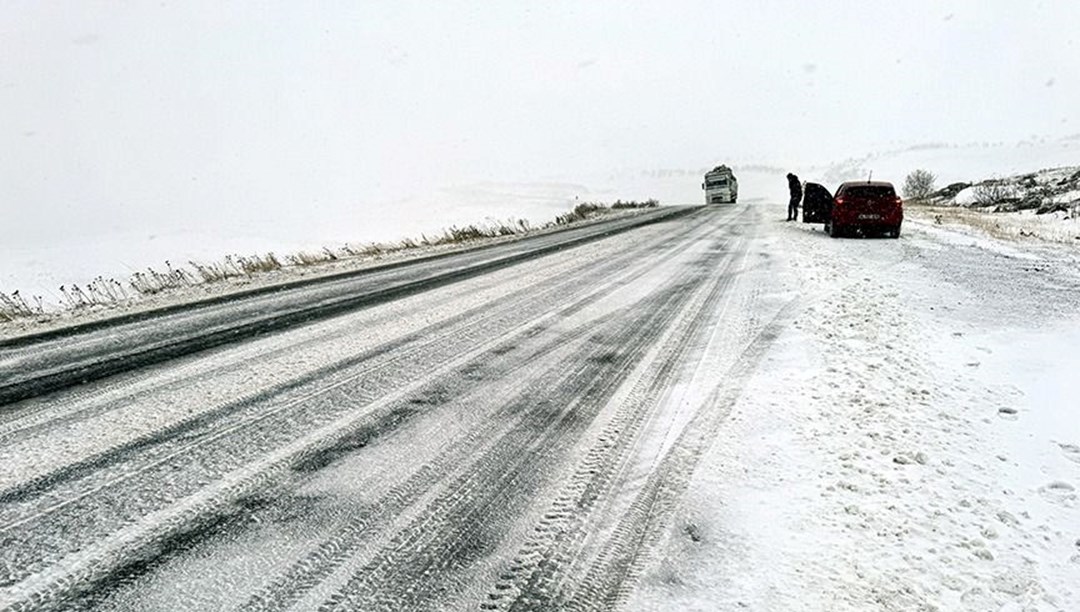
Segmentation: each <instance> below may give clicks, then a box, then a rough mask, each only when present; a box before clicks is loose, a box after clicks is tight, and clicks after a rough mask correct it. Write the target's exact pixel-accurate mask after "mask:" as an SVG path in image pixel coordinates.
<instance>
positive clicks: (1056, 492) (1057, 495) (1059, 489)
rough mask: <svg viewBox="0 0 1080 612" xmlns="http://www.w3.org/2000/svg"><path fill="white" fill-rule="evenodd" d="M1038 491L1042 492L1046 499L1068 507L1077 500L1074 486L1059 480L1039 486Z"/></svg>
mask: <svg viewBox="0 0 1080 612" xmlns="http://www.w3.org/2000/svg"><path fill="white" fill-rule="evenodd" d="M1039 493H1041V494H1042V496H1043V498H1045V499H1046V501H1049V502H1053V503H1055V504H1060V505H1062V506H1068V507H1070V508H1071V507H1072V506H1074V505H1075V504H1076V500H1077V495H1076V487H1074V486H1072V485H1071V484H1069V483H1067V482H1064V481H1061V480H1055V481H1054V482H1051V483H1050V484H1047V485H1043V486H1042V487H1040V488H1039Z"/></svg>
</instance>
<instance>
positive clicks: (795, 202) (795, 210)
mask: <svg viewBox="0 0 1080 612" xmlns="http://www.w3.org/2000/svg"><path fill="white" fill-rule="evenodd" d="M787 186H788V191H790V192H791V201H790V202H788V207H787V220H788V221H797V220H798V219H799V202H800V201H801V200H802V183H800V182H799V177H797V176H795V175H794V174H792V173H790V172H788V175H787Z"/></svg>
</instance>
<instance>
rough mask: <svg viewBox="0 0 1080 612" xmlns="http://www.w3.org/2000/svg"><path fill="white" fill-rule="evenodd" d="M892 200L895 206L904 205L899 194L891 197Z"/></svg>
mask: <svg viewBox="0 0 1080 612" xmlns="http://www.w3.org/2000/svg"><path fill="white" fill-rule="evenodd" d="M893 200H894V201H895V203H896V205H897V206H903V205H904V201H903V200H901V199H900V196H896V197H895V198H893Z"/></svg>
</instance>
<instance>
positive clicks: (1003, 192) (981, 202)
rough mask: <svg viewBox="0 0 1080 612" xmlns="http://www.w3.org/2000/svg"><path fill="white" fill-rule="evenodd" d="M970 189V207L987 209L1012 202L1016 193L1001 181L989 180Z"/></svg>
mask: <svg viewBox="0 0 1080 612" xmlns="http://www.w3.org/2000/svg"><path fill="white" fill-rule="evenodd" d="M971 189H972V195H973V196H974V199H973V200H972V206H976V207H979V208H989V207H991V206H998V205H999V204H1002V203H1003V202H1007V201H1010V200H1013V199H1014V198H1015V197H1016V193H1015V191H1014V190H1013V188H1012V187H1011V186H1010V185H1009V184H1008V183H1006V182H1005V181H1003V180H1000V179H990V180H988V181H983V182H981V183H979V184H978V185H975V186H974V187H972V188H971Z"/></svg>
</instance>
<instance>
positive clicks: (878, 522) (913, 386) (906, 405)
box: [627, 208, 1080, 611]
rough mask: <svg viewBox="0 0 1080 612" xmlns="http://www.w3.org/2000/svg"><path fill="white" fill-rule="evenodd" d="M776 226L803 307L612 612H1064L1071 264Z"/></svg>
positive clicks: (1070, 515)
mask: <svg viewBox="0 0 1080 612" xmlns="http://www.w3.org/2000/svg"><path fill="white" fill-rule="evenodd" d="M781 215H782V211H781V210H780V209H779V208H777V210H776V214H775V215H774V218H776V219H779V218H781ZM774 226H775V231H777V232H779V233H780V234H781V235H782V236H783V241H782V242H783V244H784V245H785V248H784V249H783V253H782V256H783V258H784V260H785V261H786V262H787V263H788V264H789V265H790V267H791V268H792V269H793V270H795V271H796V273H797V276H798V278H799V282H800V283H801V287H802V289H803V297H802V298H801V304H800V307H799V308H798V309H797V310H796V311H795V312H794V313H792V315H791V318H790V321H791V325H790V326H788V327H787V328H786V329H785V330H784V331H783V333H781V334H780V336H779V338H778V340H777V342H776V343H775V344H774V345H773V347H772V349H771V350H770V352H769V353H768V354H767V356H766V359H765V362H764V365H763V366H762V367H761V368H760V369H759V370H758V371H757V373H756V374H755V376H754V377H753V378H752V379H751V380H750V382H749V383H748V385H747V386H746V387H745V388H744V392H743V394H742V396H741V399H740V400H739V402H738V403H737V404H736V406H735V407H734V408H733V410H732V413H731V417H730V418H729V419H728V420H727V422H726V423H725V424H724V426H723V427H722V428H721V431H720V432H719V434H718V436H717V438H716V440H715V442H714V444H713V446H712V449H711V452H710V454H709V455H708V456H707V457H706V458H705V459H704V460H703V461H702V464H701V465H700V466H699V469H698V471H697V473H696V475H695V480H694V482H693V484H692V485H691V486H690V488H689V491H688V494H687V495H686V497H685V498H684V500H683V503H682V506H681V508H680V509H679V511H678V512H677V513H676V514H677V518H676V520H675V521H674V522H673V524H672V525H671V527H670V528H669V531H668V533H667V535H666V538H665V541H664V544H663V546H662V547H661V550H660V552H659V553H658V555H657V561H656V563H655V564H654V566H653V567H652V569H651V571H650V572H649V573H648V574H647V575H646V577H645V579H644V581H643V585H642V587H641V588H640V589H639V590H638V592H637V593H636V595H635V596H634V597H633V598H632V599H631V600H630V604H629V605H628V606H627V609H632V610H739V609H749V610H896V611H901V610H905V611H906V610H972V611H982V610H1076V609H1080V417H1078V415H1080V382H1078V381H1080V379H1078V378H1077V376H1076V373H1077V371H1078V369H1080V357H1078V356H1077V353H1076V349H1075V347H1076V346H1080V273H1078V270H1080V268H1078V267H1077V266H1076V265H1075V262H1076V256H1077V255H1078V254H1080V253H1078V251H1080V249H1077V248H1076V247H1073V248H1066V247H1056V248H1050V247H1048V246H1046V245H1038V248H1035V247H1032V248H1029V249H1025V245H1024V244H1017V243H1015V242H1010V243H1007V244H1003V243H1000V242H998V241H996V240H993V239H990V238H985V237H984V238H982V239H979V240H975V239H972V238H971V237H970V236H968V235H966V234H956V233H953V232H950V231H948V230H947V229H943V228H941V227H940V226H933V225H930V226H924V225H923V224H909V225H908V226H907V233H906V235H905V236H904V237H903V238H902V239H901V240H900V241H899V248H897V247H896V244H897V243H893V242H891V241H882V240H873V241H871V240H840V241H837V240H829V239H827V238H825V237H824V236H823V235H822V234H821V233H820V231H815V230H812V229H810V227H809V226H804V225H801V224H800V225H795V224H788V225H784V224H781V223H779V222H777V223H775V224H774Z"/></svg>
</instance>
